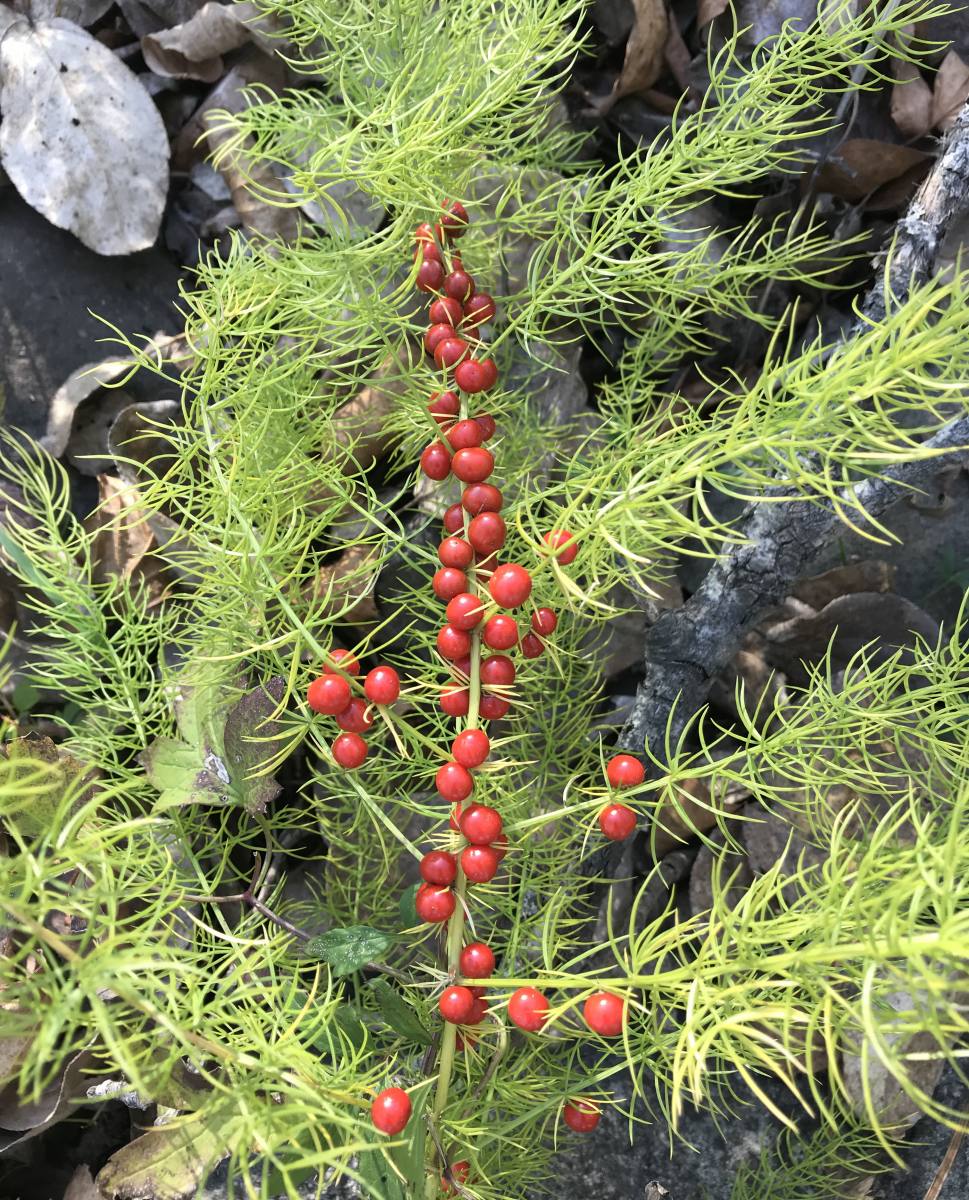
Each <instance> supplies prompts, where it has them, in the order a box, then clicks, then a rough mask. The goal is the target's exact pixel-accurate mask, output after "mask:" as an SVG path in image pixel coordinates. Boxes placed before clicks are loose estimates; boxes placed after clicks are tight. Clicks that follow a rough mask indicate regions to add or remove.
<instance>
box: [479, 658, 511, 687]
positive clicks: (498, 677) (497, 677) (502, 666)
mask: <svg viewBox="0 0 969 1200" xmlns="http://www.w3.org/2000/svg"><path fill="white" fill-rule="evenodd" d="M481 682H482V684H483V685H484V686H485V687H511V685H512V684H513V683H514V682H515V664H514V663H513V662H512V661H511V659H510V658H509V657H508V656H507V654H489V655H488V657H487V658H486V659H484V661H483V662H482V663H481Z"/></svg>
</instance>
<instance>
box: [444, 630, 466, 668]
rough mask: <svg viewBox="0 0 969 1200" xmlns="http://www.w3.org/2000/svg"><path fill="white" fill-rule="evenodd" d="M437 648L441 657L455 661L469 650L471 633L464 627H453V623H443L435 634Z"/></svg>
mask: <svg viewBox="0 0 969 1200" xmlns="http://www.w3.org/2000/svg"><path fill="white" fill-rule="evenodd" d="M437 648H438V650H439V651H440V654H441V657H442V658H446V659H448V661H449V662H455V661H456V660H457V659H459V658H463V657H464V656H465V655H466V654H469V653H470V652H471V635H470V634H469V633H467V632H466V631H465V630H464V629H455V628H454V626H453V625H444V626H442V627H441V629H440V630H439V632H438V635H437Z"/></svg>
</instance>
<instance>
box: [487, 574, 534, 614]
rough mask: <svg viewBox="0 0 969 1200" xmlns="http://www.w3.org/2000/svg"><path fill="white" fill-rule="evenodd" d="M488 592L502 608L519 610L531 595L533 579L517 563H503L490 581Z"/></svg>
mask: <svg viewBox="0 0 969 1200" xmlns="http://www.w3.org/2000/svg"><path fill="white" fill-rule="evenodd" d="M488 590H489V591H490V592H491V597H492V599H493V600H494V602H495V603H496V604H500V605H501V607H502V608H517V607H518V605H519V604H524V603H525V601H526V600H527V599H528V597H529V596H530V595H531V592H532V577H531V575H529V573H528V572H527V571H526V570H525V568H524V567H520V566H519V565H518V564H517V563H503V564H502V565H501V566H500V567H496V568H495V570H494V573H493V574H492V576H491V579H490V580H489V581H488Z"/></svg>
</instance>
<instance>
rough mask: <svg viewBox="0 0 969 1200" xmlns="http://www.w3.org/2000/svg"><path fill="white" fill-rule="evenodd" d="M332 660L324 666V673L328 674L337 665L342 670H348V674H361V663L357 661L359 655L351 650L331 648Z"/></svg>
mask: <svg viewBox="0 0 969 1200" xmlns="http://www.w3.org/2000/svg"><path fill="white" fill-rule="evenodd" d="M329 657H330V661H329V662H328V663H327V664H326V666H325V667H324V668H323V674H324V675H328V674H330V673H331V672H332V671H333V670H335V669H336V668H337V667H339V669H340V670H341V671H346V673H347V674H348V675H359V674H360V664H359V662H357V657H356V655H355V654H352V653H351V652H350V651H349V650H331V651H330V656H329Z"/></svg>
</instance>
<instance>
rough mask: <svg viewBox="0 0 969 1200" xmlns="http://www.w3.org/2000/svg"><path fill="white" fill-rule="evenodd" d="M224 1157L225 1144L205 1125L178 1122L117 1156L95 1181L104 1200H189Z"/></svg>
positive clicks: (143, 1137) (154, 1131)
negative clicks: (148, 1198)
mask: <svg viewBox="0 0 969 1200" xmlns="http://www.w3.org/2000/svg"><path fill="white" fill-rule="evenodd" d="M225 1157H226V1149H225V1142H224V1140H223V1139H222V1138H221V1137H217V1136H216V1135H215V1133H213V1131H212V1130H211V1129H210V1128H208V1127H207V1126H206V1125H205V1124H203V1122H202V1121H200V1120H196V1121H179V1122H178V1123H177V1124H172V1125H160V1126H158V1127H157V1128H156V1129H151V1130H149V1131H148V1132H147V1133H143V1134H142V1135H141V1137H137V1138H135V1140H134V1141H133V1142H129V1143H128V1145H127V1146H123V1147H122V1148H121V1149H120V1150H118V1151H116V1152H115V1153H114V1154H112V1155H111V1157H110V1158H109V1159H108V1161H107V1163H106V1164H105V1165H104V1166H103V1167H102V1168H101V1170H100V1172H99V1173H98V1177H97V1180H96V1182H97V1185H98V1188H99V1189H100V1191H101V1195H102V1196H104V1197H105V1200H146V1198H147V1197H150V1200H187V1197H189V1196H194V1195H195V1193H196V1190H197V1188H198V1185H199V1183H201V1181H202V1180H203V1179H204V1178H205V1176H206V1175H207V1174H208V1173H209V1172H210V1171H211V1170H212V1169H213V1167H215V1166H216V1165H217V1164H218V1163H219V1162H221V1160H222V1159H223V1158H225Z"/></svg>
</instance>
